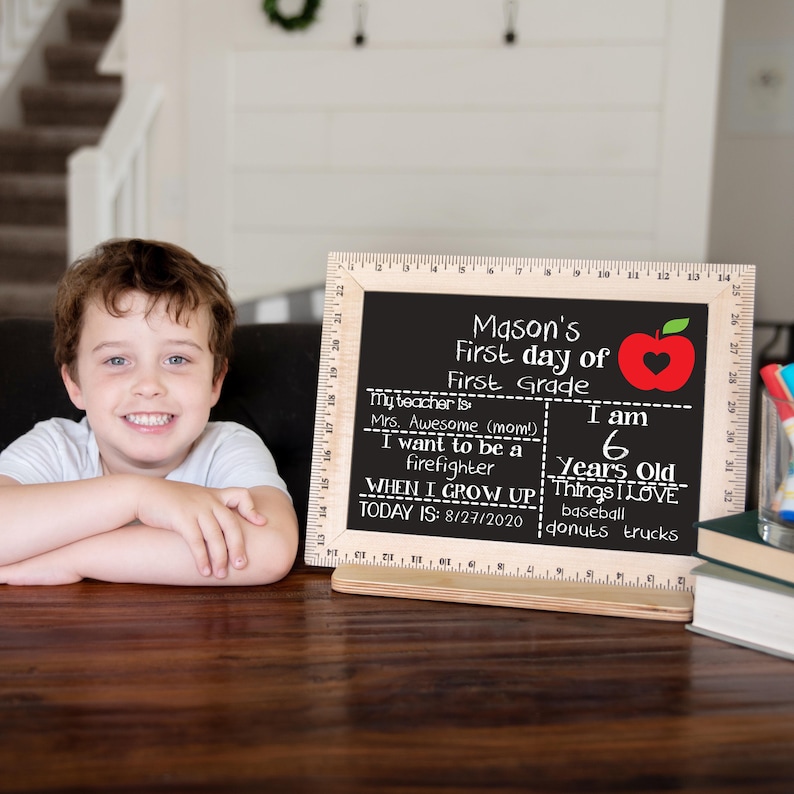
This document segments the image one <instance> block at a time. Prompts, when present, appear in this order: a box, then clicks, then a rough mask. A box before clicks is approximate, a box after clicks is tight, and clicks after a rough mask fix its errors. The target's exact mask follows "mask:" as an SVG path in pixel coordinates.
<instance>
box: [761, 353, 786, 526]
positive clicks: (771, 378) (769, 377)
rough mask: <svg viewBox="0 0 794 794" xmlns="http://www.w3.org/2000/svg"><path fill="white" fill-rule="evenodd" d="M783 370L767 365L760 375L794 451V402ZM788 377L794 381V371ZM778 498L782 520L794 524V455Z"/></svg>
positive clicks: (774, 365)
mask: <svg viewBox="0 0 794 794" xmlns="http://www.w3.org/2000/svg"><path fill="white" fill-rule="evenodd" d="M783 369H785V368H782V367H780V365H779V364H767V365H766V366H764V367H761V370H760V374H761V379H762V380H763V382H764V385H765V386H766V390H767V392H769V396H770V397H772V398H773V402H774V404H775V408H776V410H777V413H778V417H779V418H780V423H781V425H782V427H783V430H784V432H785V433H786V436H787V437H788V440H789V443H790V444H791V446H792V450H793V451H794V402H792V396H791V391H790V390H789V386H788V383H787V381H786V378H785V375H786V373H784V372H783ZM788 375H789V378H790V379H791V380H792V381H794V369H792V370H790V371H789V372H788ZM778 498H779V500H780V507H779V510H778V514H779V515H780V518H781V519H783V520H784V521H792V522H794V455H792V457H790V458H789V465H788V473H787V476H786V480H785V482H784V483H781V485H780V488H779V489H778Z"/></svg>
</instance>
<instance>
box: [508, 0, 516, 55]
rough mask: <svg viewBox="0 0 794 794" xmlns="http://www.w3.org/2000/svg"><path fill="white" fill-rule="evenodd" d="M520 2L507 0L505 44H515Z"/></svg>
mask: <svg viewBox="0 0 794 794" xmlns="http://www.w3.org/2000/svg"><path fill="white" fill-rule="evenodd" d="M517 17H518V0H505V44H515V41H516V35H517V34H516V18H517Z"/></svg>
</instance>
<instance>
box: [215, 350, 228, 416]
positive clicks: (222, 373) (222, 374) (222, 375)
mask: <svg viewBox="0 0 794 794" xmlns="http://www.w3.org/2000/svg"><path fill="white" fill-rule="evenodd" d="M228 371H229V362H228V361H224V362H223V367H222V368H221V371H220V372H219V373H218V377H217V378H215V380H214V381H213V382H212V405H213V406H214V405H215V404H216V403H217V402H218V400H219V399H220V396H221V388H222V387H223V379H224V378H225V377H226V373H227V372H228Z"/></svg>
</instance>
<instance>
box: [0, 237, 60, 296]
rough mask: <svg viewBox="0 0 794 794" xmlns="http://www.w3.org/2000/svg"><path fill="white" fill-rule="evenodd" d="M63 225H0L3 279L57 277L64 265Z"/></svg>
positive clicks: (37, 280)
mask: <svg viewBox="0 0 794 794" xmlns="http://www.w3.org/2000/svg"><path fill="white" fill-rule="evenodd" d="M67 256H68V238H67V232H66V228H65V227H63V226H10V225H9V226H0V273H2V280H3V281H4V282H17V283H20V282H25V283H36V284H42V283H45V282H50V283H52V282H55V281H57V280H58V279H59V278H60V276H61V273H63V271H64V268H65V267H66V261H67Z"/></svg>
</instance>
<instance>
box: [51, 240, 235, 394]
mask: <svg viewBox="0 0 794 794" xmlns="http://www.w3.org/2000/svg"><path fill="white" fill-rule="evenodd" d="M132 290H135V291H137V292H142V293H144V294H145V295H148V296H149V298H150V301H149V306H148V308H147V315H148V313H149V312H151V311H152V309H154V307H155V305H157V304H158V303H159V302H160V301H161V300H162V301H165V308H166V311H167V312H168V314H169V315H170V316H171V317H172V318H173V319H174V320H175V321H176V322H182V319H183V318H185V319H187V317H186V315H189V314H191V313H192V312H195V311H197V310H198V309H199V308H201V307H202V306H206V307H207V309H208V310H209V315H210V332H209V347H210V351H211V352H212V353H213V355H214V356H215V366H214V373H213V377H214V379H216V380H217V378H218V376H219V375H220V374H221V373H222V372H223V370H224V367H225V365H226V362H227V361H228V360H229V357H230V356H231V352H232V332H233V330H234V325H235V319H236V313H235V308H234V304H233V303H232V301H231V298H230V297H229V293H228V287H227V283H226V279H225V278H224V277H223V275H222V274H221V273H220V271H218V270H216V269H215V268H214V267H211V266H210V265H205V264H204V263H203V262H200V261H199V260H198V259H196V257H195V256H193V254H191V253H190V252H188V251H186V250H185V249H184V248H180V247H179V246H177V245H173V244H172V243H164V242H159V241H156V240H140V239H130V240H126V239H125V240H109V241H107V242H105V243H101V244H100V245H98V246H97V247H96V248H95V249H94V250H93V251H91V252H90V253H88V254H86V255H85V256H82V257H81V258H80V259H78V260H77V261H76V262H75V263H74V264H73V265H72V266H71V267H70V268H69V269H68V270H67V271H66V272H65V273H64V274H63V276H62V277H61V279H60V281H59V282H58V291H57V294H56V297H55V338H54V342H55V361H56V363H57V364H58V368H59V369H60V368H61V367H62V366H63V365H64V364H65V365H66V367H67V368H68V369H69V373H70V374H71V376H72V377H73V378H75V379H76V377H77V373H76V372H75V371H74V370H75V366H74V365H75V361H76V359H77V346H78V344H79V342H80V335H81V333H82V328H83V317H84V316H85V310H86V307H87V306H88V305H89V303H90V302H91V301H97V303H98V304H99V305H100V306H103V307H104V308H105V309H106V310H107V311H108V313H109V314H111V315H113V316H114V317H120V316H121V315H122V314H123V312H122V310H121V309H120V308H119V306H120V303H121V299H122V298H123V296H124V295H125V294H127V293H128V292H130V291H132Z"/></svg>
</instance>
